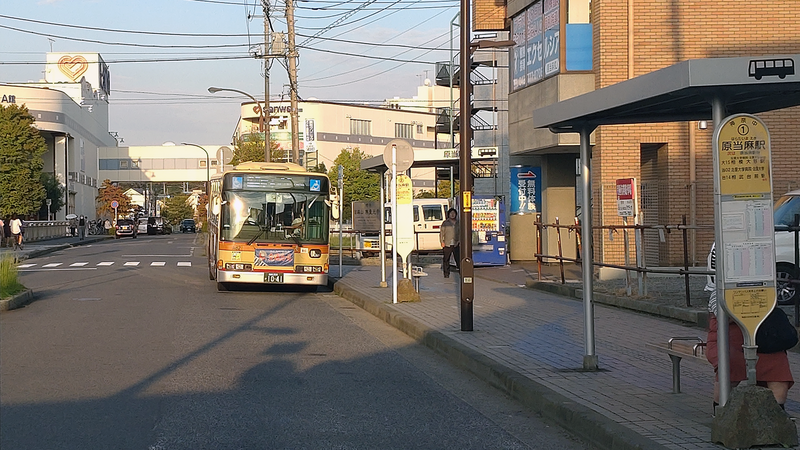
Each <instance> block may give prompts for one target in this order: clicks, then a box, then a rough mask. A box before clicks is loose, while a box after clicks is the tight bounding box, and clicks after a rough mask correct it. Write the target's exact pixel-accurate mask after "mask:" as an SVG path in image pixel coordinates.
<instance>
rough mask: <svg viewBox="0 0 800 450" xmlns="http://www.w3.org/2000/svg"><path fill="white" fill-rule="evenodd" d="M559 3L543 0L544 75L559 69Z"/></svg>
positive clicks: (549, 74) (547, 75)
mask: <svg viewBox="0 0 800 450" xmlns="http://www.w3.org/2000/svg"><path fill="white" fill-rule="evenodd" d="M560 28H561V5H560V1H559V0H544V76H545V77H549V76H551V75H555V74H557V73H558V72H559V71H560V70H561V65H560V57H561V41H560Z"/></svg>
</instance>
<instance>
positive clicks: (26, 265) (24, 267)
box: [17, 264, 36, 269]
mask: <svg viewBox="0 0 800 450" xmlns="http://www.w3.org/2000/svg"><path fill="white" fill-rule="evenodd" d="M35 265H36V264H20V265H18V266H17V268H18V269H27V268H28V267H33V266H35Z"/></svg>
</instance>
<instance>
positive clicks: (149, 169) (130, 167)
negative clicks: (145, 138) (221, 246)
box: [97, 143, 233, 214]
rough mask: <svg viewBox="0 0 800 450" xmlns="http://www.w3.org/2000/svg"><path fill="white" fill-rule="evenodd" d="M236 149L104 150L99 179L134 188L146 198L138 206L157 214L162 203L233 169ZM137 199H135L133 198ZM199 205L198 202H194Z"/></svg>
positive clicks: (207, 146)
mask: <svg viewBox="0 0 800 450" xmlns="http://www.w3.org/2000/svg"><path fill="white" fill-rule="evenodd" d="M232 157H233V150H231V148H230V147H228V146H225V145H219V144H204V145H175V144H173V143H166V144H164V145H153V146H130V147H101V148H100V149H99V151H98V162H97V165H98V168H99V172H98V173H99V178H100V182H101V183H102V182H103V180H110V181H111V182H113V183H117V184H119V185H120V186H124V187H126V188H130V189H129V191H128V192H131V190H135V192H137V193H139V194H140V195H141V196H142V197H143V198H142V199H141V201H140V202H134V204H137V205H141V206H142V207H144V209H145V211H147V212H148V213H151V214H156V213H157V212H158V210H159V207H158V200H159V199H162V198H164V197H165V196H168V195H172V194H175V193H181V194H192V192H193V191H195V190H197V188H201V190H202V191H205V184H206V182H207V181H208V179H209V178H210V177H211V176H212V175H213V174H215V173H220V172H222V171H224V170H225V169H230V168H231V166H230V165H227V164H228V163H230V161H231V158H232ZM131 198H132V200H133V197H131ZM193 201H194V202H195V203H196V200H193Z"/></svg>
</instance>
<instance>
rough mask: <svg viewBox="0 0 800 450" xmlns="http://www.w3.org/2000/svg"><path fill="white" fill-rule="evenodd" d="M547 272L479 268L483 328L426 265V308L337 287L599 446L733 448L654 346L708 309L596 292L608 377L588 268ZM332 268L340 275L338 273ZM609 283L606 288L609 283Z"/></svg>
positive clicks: (697, 393) (364, 280)
mask: <svg viewBox="0 0 800 450" xmlns="http://www.w3.org/2000/svg"><path fill="white" fill-rule="evenodd" d="M105 238H106V237H102V236H90V237H87V239H86V240H84V241H79V240H78V239H77V238H62V239H57V240H52V241H44V242H39V243H30V244H28V245H26V247H25V249H24V250H22V251H18V252H17V255H18V256H19V257H20V258H21V259H24V258H30V257H34V256H38V255H41V254H46V253H48V252H51V251H55V250H58V249H62V248H66V247H70V246H75V245H81V244H86V243H91V242H94V241H97V240H100V239H105ZM0 251H2V252H8V251H9V250H8V249H2V250H0ZM547 270H548V272H549V273H548V274H547V276H545V277H544V278H545V279H546V280H547V281H545V282H539V281H538V279H539V277H538V274H537V273H535V271H536V269H535V268H534V267H532V266H527V267H525V266H506V267H502V268H478V269H477V270H476V278H477V279H476V280H475V302H474V307H473V311H472V314H473V323H474V329H473V331H461V318H460V317H459V314H460V303H459V300H458V296H457V291H456V289H457V286H458V282H459V281H458V280H459V279H458V276H457V275H456V276H455V277H454V278H450V279H444V278H443V277H442V275H441V272H440V270H439V269H438V267H437V266H435V265H429V266H428V267H427V268H426V272H427V274H428V276H427V277H424V278H423V281H422V287H421V290H420V296H421V298H422V301H420V302H416V303H398V304H392V300H391V288H380V287H378V286H379V282H380V269H379V268H378V267H376V266H352V265H349V266H345V270H344V274H343V276H342V277H341V278H338V279H334V281H335V285H334V290H335V292H336V293H337V294H339V295H340V296H342V297H344V298H346V299H348V300H349V301H351V302H353V303H354V304H356V305H358V306H359V307H361V308H363V309H365V310H366V311H368V312H370V313H372V314H374V315H375V316H377V317H379V318H381V319H382V320H384V321H385V322H387V323H389V324H391V325H393V326H395V327H397V328H398V329H400V330H401V331H403V332H405V333H406V334H408V335H409V336H411V337H413V338H415V339H417V340H419V341H420V342H423V343H425V344H426V345H428V346H429V347H431V348H433V349H434V350H436V351H437V352H439V353H440V354H441V355H442V356H443V357H445V358H446V359H448V360H449V361H450V362H452V363H454V364H455V365H457V366H459V367H462V368H464V369H466V370H468V371H470V372H472V373H474V374H475V375H477V376H478V377H479V378H481V379H483V380H484V381H486V382H487V383H489V384H490V385H493V386H495V387H496V388H498V389H500V390H502V391H504V392H506V393H508V394H509V395H510V396H512V397H513V398H515V399H517V400H518V401H520V402H521V403H523V404H524V405H526V406H527V407H529V408H531V409H533V410H534V411H536V412H538V413H540V414H542V415H544V416H546V417H548V418H550V419H552V420H554V421H555V422H557V423H559V424H560V425H562V426H563V427H565V428H566V429H568V430H570V431H571V432H574V433H576V434H577V435H578V436H580V437H581V438H583V439H585V440H587V441H588V442H591V443H593V444H595V445H597V446H598V447H600V448H607V449H687V450H689V449H690V450H703V449H719V448H722V447H721V446H718V445H715V444H713V443H711V441H710V436H711V430H710V427H711V421H712V416H711V412H712V411H711V409H712V407H711V404H712V398H713V395H712V392H713V369H712V367H711V365H710V364H705V363H702V362H695V361H690V360H685V362H684V363H683V364H682V365H681V385H682V386H681V387H682V391H681V393H678V394H675V393H673V392H672V387H673V384H672V364H671V362H670V359H669V357H668V356H667V355H666V354H663V353H660V352H658V351H656V350H653V349H651V348H649V347H647V346H646V344H651V343H655V344H657V343H665V342H666V341H667V340H668V339H669V338H670V337H675V336H698V337H701V338H703V339H705V336H706V331H705V322H706V321H707V314H705V313H704V305H699V304H694V305H692V306H690V307H686V306H680V305H681V304H682V303H683V302H684V300H683V299H682V298H681V295H680V291H681V289H679V288H675V289H673V290H671V291H670V290H667V292H675V293H677V294H673V295H655V296H653V297H652V298H641V297H640V298H635V297H634V298H628V297H626V296H624V295H619V294H618V293H614V292H605V293H603V292H596V295H595V305H594V309H593V310H594V341H595V346H596V348H595V354H596V355H597V357H598V362H599V370H597V371H586V370H584V369H583V368H582V362H583V357H584V355H585V354H586V351H585V345H584V342H585V340H584V332H585V325H584V314H583V304H582V302H581V301H580V285H579V284H578V280H579V272H578V271H576V270H575V269H574V268H572V269H570V270H568V271H567V274H570V275H568V276H567V280H566V281H567V283H565V284H561V283H559V282H558V279H559V278H560V274H557V275H559V276H553V270H554V269H553V267H549V268H548V269H547ZM331 272H332V275H336V274H337V270H336V268H333V267H332V271H331ZM576 274H577V275H578V276H576ZM389 276H390V277H391V270H389ZM661 283H662V284H664V283H671V284H673V285H674V284H676V283H682V281H681V279H673V280H671V281H668V282H665V281H661ZM696 283H697V282H695V284H696ZM389 286H391V278H389ZM598 286H599V287H600V290H601V291H602V290H603V286H604V285H603V284H602V283H600V284H599V285H598ZM548 291H549V292H548ZM662 294H663V293H662ZM665 297H669V298H665ZM675 297H677V298H675ZM789 362H790V365H791V367H792V371H793V372H794V373H798V370H800V353H797V352H795V351H791V352H789ZM786 410H787V413H788V414H789V415H790V416H792V417H795V418H796V417H800V390H798V389H797V388H795V389H792V390H790V391H789V399H788V400H787V403H786Z"/></svg>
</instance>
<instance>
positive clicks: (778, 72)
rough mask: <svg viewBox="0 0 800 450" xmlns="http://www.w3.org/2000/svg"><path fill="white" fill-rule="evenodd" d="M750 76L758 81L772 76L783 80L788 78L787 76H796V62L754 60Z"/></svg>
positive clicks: (786, 60) (749, 71)
mask: <svg viewBox="0 0 800 450" xmlns="http://www.w3.org/2000/svg"><path fill="white" fill-rule="evenodd" d="M748 75H749V76H751V77H753V78H755V79H756V80H760V79H761V78H762V77H770V76H777V77H778V78H780V79H781V80H782V79H784V78H786V75H794V60H793V59H791V58H777V59H754V60H752V61H750V67H749V68H748Z"/></svg>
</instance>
